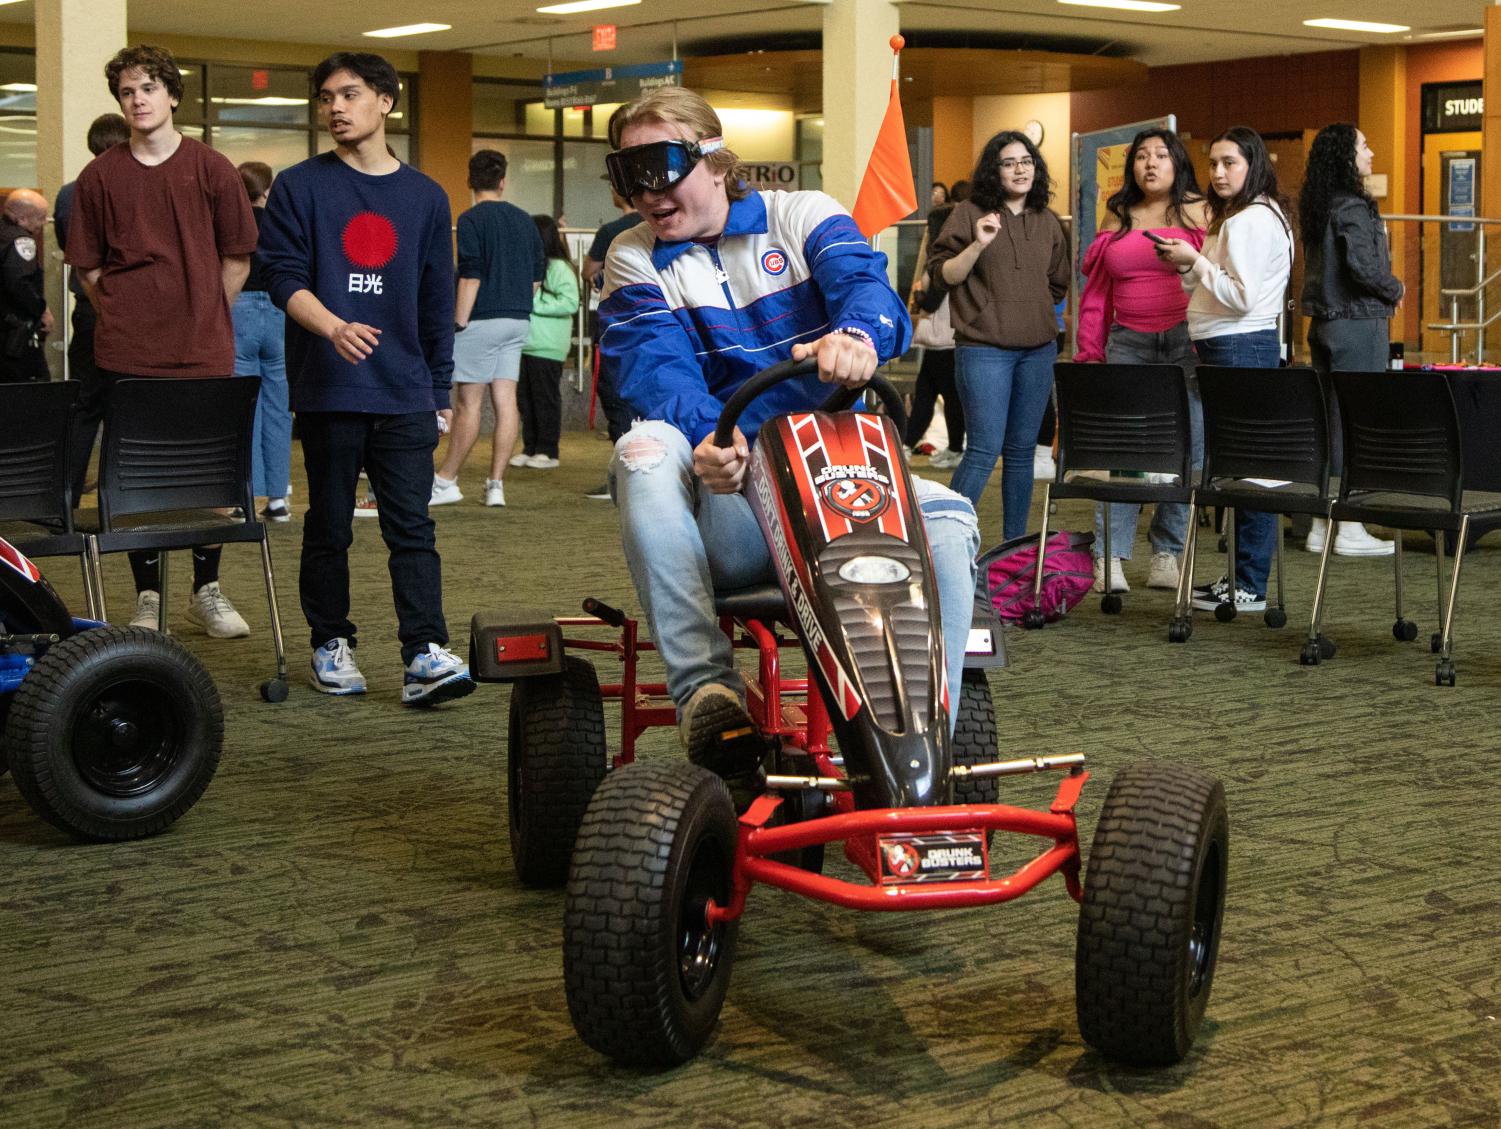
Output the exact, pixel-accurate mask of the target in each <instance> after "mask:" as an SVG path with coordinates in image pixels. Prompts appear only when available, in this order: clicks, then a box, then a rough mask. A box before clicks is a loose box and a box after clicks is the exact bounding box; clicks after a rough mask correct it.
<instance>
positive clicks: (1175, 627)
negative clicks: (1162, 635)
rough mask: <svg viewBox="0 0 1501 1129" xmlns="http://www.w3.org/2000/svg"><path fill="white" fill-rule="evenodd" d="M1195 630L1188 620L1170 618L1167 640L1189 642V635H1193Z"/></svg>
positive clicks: (1170, 641)
mask: <svg viewBox="0 0 1501 1129" xmlns="http://www.w3.org/2000/svg"><path fill="white" fill-rule="evenodd" d="M1193 632H1194V628H1193V624H1192V623H1190V622H1189V621H1188V620H1186V619H1172V620H1169V621H1168V625H1167V641H1168V642H1169V643H1187V642H1188V639H1189V636H1191V635H1192V634H1193Z"/></svg>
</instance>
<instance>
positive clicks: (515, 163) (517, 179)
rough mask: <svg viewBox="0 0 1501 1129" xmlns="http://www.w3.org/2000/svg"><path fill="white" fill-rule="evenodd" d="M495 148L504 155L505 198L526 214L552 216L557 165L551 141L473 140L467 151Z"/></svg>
mask: <svg viewBox="0 0 1501 1129" xmlns="http://www.w3.org/2000/svg"><path fill="white" fill-rule="evenodd" d="M480 149H498V150H500V151H501V152H502V153H504V154H505V155H506V194H505V198H506V199H507V200H508V201H510V202H511V203H512V204H515V205H516V206H517V207H518V208H520V209H521V210H522V211H524V212H526V213H527V214H528V215H538V214H541V215H548V216H550V215H552V214H553V178H554V177H555V176H556V174H557V162H556V159H555V155H554V146H553V143H552V142H551V141H521V140H515V139H501V138H495V137H476V138H475V139H474V141H473V142H472V144H471V146H470V152H477V151H479V150H480Z"/></svg>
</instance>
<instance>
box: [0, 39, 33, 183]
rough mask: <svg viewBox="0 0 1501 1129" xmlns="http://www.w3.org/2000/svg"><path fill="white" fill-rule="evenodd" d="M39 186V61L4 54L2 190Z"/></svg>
mask: <svg viewBox="0 0 1501 1129" xmlns="http://www.w3.org/2000/svg"><path fill="white" fill-rule="evenodd" d="M34 184H36V60H35V58H34V56H32V54H31V53H30V52H29V51H28V52H22V51H0V187H4V188H28V187H30V186H32V185H34Z"/></svg>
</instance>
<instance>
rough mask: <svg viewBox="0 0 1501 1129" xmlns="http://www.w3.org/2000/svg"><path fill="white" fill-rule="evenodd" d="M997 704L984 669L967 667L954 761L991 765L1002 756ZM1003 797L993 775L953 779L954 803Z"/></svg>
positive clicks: (968, 802)
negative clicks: (999, 750)
mask: <svg viewBox="0 0 1501 1129" xmlns="http://www.w3.org/2000/svg"><path fill="white" fill-rule="evenodd" d="M998 743H999V739H998V737H997V735H996V728H995V706H994V704H993V703H992V701H991V698H990V683H989V682H988V681H986V678H985V672H984V671H983V670H966V671H965V672H964V680H963V681H962V682H961V683H960V684H959V718H958V721H957V722H956V723H955V725H954V764H955V765H961V764H962V765H965V766H969V765H975V764H989V763H990V762H991V761H993V760H995V759H996V757H997V756H998V755H999V754H998V753H997V751H996V750H997V747H998ZM999 797H1000V780H999V779H997V778H996V777H994V776H983V777H979V778H978V779H977V778H975V777H972V776H956V777H955V778H954V803H956V804H993V803H996V802H998V799H999Z"/></svg>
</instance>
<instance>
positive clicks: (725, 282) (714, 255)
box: [703, 243, 736, 310]
mask: <svg viewBox="0 0 1501 1129" xmlns="http://www.w3.org/2000/svg"><path fill="white" fill-rule="evenodd" d="M703 246H704V249H705V250H706V251H708V252H709V258H710V259H711V260H712V261H713V263H714V281H715V282H717V283H719V288H720V289H721V290H723V291H724V300H725V301H726V302H728V303H729V304H730V309H732V310H733V309H735V308H736V307H735V296H734V295H733V294H731V293H730V276H729V275H728V274H726V273H725V269H724V264H723V263H721V262H720V261H719V244H717V243H706V244H704V245H703Z"/></svg>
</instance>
